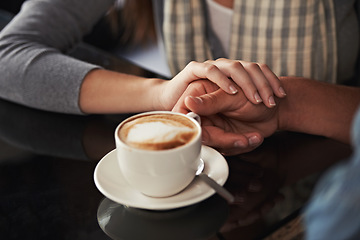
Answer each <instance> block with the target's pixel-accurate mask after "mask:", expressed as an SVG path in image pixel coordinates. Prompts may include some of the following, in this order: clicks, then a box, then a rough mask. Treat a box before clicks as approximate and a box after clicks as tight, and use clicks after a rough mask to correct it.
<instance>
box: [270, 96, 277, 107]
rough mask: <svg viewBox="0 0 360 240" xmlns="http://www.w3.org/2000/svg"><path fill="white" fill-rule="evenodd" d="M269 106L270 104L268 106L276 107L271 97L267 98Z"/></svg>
mask: <svg viewBox="0 0 360 240" xmlns="http://www.w3.org/2000/svg"><path fill="white" fill-rule="evenodd" d="M269 104H270V106H276V102H275V99H274V97H273V96H270V97H269Z"/></svg>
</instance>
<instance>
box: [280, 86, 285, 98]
mask: <svg viewBox="0 0 360 240" xmlns="http://www.w3.org/2000/svg"><path fill="white" fill-rule="evenodd" d="M279 92H280V93H281V94H282V95H283V96H286V92H285V90H284V89H283V88H282V87H280V88H279Z"/></svg>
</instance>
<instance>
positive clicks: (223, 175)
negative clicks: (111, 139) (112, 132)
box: [94, 146, 229, 210]
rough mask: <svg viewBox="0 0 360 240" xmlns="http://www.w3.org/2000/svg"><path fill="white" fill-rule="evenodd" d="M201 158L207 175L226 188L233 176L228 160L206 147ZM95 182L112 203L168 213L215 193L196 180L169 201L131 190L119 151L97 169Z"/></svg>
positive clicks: (168, 198) (103, 159)
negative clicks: (121, 163) (120, 167)
mask: <svg viewBox="0 0 360 240" xmlns="http://www.w3.org/2000/svg"><path fill="white" fill-rule="evenodd" d="M201 158H202V159H203V160H204V162H205V169H204V172H205V173H206V174H208V175H209V176H210V177H211V178H213V179H214V180H215V181H216V182H218V183H219V184H220V185H224V183H225V182H226V180H227V177H228V175H229V168H228V165H227V162H226V160H225V158H224V157H223V156H222V155H221V154H220V153H219V152H217V151H216V150H214V149H212V148H210V147H207V146H203V147H202V150H201ZM94 180H95V184H96V187H97V188H98V189H99V191H100V192H101V193H102V194H104V195H105V196H106V197H108V198H109V199H111V200H113V201H115V202H117V203H121V204H124V205H127V206H130V207H135V208H143V209H151V210H167V209H173V208H179V207H184V206H188V205H191V204H194V203H197V202H200V201H202V200H204V199H206V198H208V197H210V196H211V195H213V194H214V193H215V191H214V190H213V189H212V188H210V187H209V186H208V185H206V183H204V182H202V181H201V180H200V179H198V178H195V179H194V181H193V182H192V183H191V184H190V185H189V186H188V187H187V188H186V189H185V190H183V191H182V192H180V193H178V194H176V195H174V196H171V197H166V198H152V197H148V196H145V195H143V194H142V193H140V192H138V191H137V190H134V189H133V188H131V187H130V186H129V184H128V183H127V182H126V180H125V179H124V177H123V176H122V174H121V171H120V169H119V165H118V163H117V159H116V150H113V151H111V152H109V153H108V154H107V155H105V156H104V157H103V158H102V159H101V161H100V162H99V163H98V165H97V166H96V168H95V172H94Z"/></svg>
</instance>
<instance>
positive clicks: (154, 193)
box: [115, 111, 201, 197]
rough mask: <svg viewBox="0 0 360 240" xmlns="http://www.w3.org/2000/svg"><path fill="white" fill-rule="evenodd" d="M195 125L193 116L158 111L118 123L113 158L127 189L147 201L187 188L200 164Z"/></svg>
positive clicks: (195, 116) (199, 141) (199, 139)
mask: <svg viewBox="0 0 360 240" xmlns="http://www.w3.org/2000/svg"><path fill="white" fill-rule="evenodd" d="M199 121H200V118H199V116H198V115H196V114H194V113H189V114H188V115H184V114H181V113H175V112H168V111H158V112H146V113H141V114H138V115H135V116H132V117H130V118H128V119H126V120H125V121H123V122H122V123H120V124H119V125H118V127H117V128H116V131H115V143H116V150H117V158H118V163H119V166H120V169H121V171H122V174H123V176H124V177H125V179H126V180H127V181H128V183H129V184H130V186H132V187H133V188H134V189H137V190H138V191H140V192H142V193H143V194H145V195H148V196H151V197H167V196H171V195H174V194H176V193H178V192H180V191H181V190H183V189H184V188H185V187H186V186H188V185H189V184H190V183H191V181H192V180H193V179H194V177H195V173H196V170H197V167H198V165H199V163H200V152H201V126H200V124H199Z"/></svg>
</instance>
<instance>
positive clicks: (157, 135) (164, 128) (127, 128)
mask: <svg viewBox="0 0 360 240" xmlns="http://www.w3.org/2000/svg"><path fill="white" fill-rule="evenodd" d="M196 133H197V130H196V126H195V125H194V123H192V122H191V121H190V120H188V119H187V118H186V117H183V116H179V115H169V114H156V115H147V116H143V117H138V118H135V119H134V120H132V121H129V122H127V123H125V124H124V126H122V127H121V129H120V132H119V136H120V138H121V139H122V141H124V142H125V143H126V144H127V145H129V146H131V147H135V148H140V149H147V150H164V149H171V148H176V147H179V146H182V145H184V144H186V143H188V142H190V141H191V140H192V139H193V137H194V136H195V135H196Z"/></svg>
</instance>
